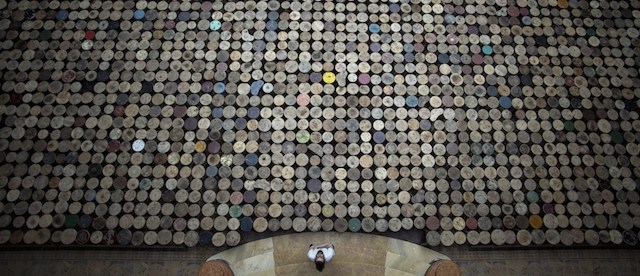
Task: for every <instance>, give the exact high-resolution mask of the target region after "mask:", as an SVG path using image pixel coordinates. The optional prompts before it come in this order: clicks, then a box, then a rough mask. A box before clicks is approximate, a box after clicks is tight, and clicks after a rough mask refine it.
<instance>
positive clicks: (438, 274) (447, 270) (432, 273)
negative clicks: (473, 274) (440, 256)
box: [424, 260, 461, 276]
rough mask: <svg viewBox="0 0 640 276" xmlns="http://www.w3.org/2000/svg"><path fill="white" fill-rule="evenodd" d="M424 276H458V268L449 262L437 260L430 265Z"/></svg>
mask: <svg viewBox="0 0 640 276" xmlns="http://www.w3.org/2000/svg"><path fill="white" fill-rule="evenodd" d="M424 275H425V276H460V275H461V273H460V268H459V267H458V265H457V264H456V263H454V262H453V261H451V260H437V261H434V262H432V263H431V266H430V267H429V269H427V273H425V274H424Z"/></svg>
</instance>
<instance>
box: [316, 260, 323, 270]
mask: <svg viewBox="0 0 640 276" xmlns="http://www.w3.org/2000/svg"><path fill="white" fill-rule="evenodd" d="M316 269H317V270H318V271H322V270H323V269H324V261H318V260H316Z"/></svg>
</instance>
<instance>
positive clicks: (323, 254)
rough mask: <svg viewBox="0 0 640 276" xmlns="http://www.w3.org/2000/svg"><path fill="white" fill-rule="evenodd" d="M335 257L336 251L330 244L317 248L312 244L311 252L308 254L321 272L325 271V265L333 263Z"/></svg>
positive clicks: (317, 246) (310, 246)
mask: <svg viewBox="0 0 640 276" xmlns="http://www.w3.org/2000/svg"><path fill="white" fill-rule="evenodd" d="M334 255H336V251H335V250H334V248H333V244H331V243H330V242H328V243H325V244H321V245H316V246H313V244H310V245H309V252H307V257H308V258H309V260H311V261H312V262H315V263H316V269H317V270H319V271H322V270H323V269H324V263H325V262H328V261H331V259H333V256H334Z"/></svg>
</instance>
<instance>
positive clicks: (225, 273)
mask: <svg viewBox="0 0 640 276" xmlns="http://www.w3.org/2000/svg"><path fill="white" fill-rule="evenodd" d="M214 275H215V276H233V271H232V270H231V268H229V265H228V264H227V262H225V261H223V260H213V261H207V262H205V263H204V264H202V266H200V270H198V276H214Z"/></svg>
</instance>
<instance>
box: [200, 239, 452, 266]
mask: <svg viewBox="0 0 640 276" xmlns="http://www.w3.org/2000/svg"><path fill="white" fill-rule="evenodd" d="M325 242H331V243H332V244H333V245H334V246H335V249H336V256H335V258H334V259H333V260H332V261H331V262H329V263H328V264H327V265H326V267H325V270H324V271H323V273H329V274H331V273H335V274H333V275H425V273H426V271H427V269H428V268H429V266H430V264H431V263H434V261H435V260H450V258H449V257H447V256H445V255H444V254H441V253H438V252H436V251H434V250H431V249H429V248H426V247H423V246H421V245H418V244H414V243H411V242H407V241H403V240H399V239H395V238H390V237H385V236H379V235H373V234H363V233H337V232H315V233H298V234H287V235H281V236H276V237H270V238H265V239H261V240H256V241H253V242H249V243H246V244H243V245H241V246H238V247H234V248H230V249H228V250H225V251H223V252H220V253H218V254H216V255H213V256H212V257H210V258H209V260H215V259H223V260H226V261H227V262H229V265H230V267H231V269H232V270H233V271H234V272H235V273H236V275H262V276H264V275H316V274H317V273H319V272H318V271H316V270H315V268H314V265H313V263H311V262H310V261H308V260H307V257H306V252H307V250H308V248H309V244H319V243H325Z"/></svg>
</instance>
